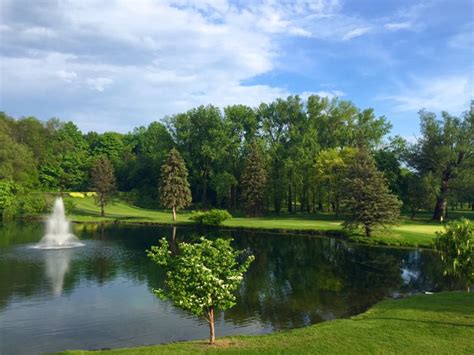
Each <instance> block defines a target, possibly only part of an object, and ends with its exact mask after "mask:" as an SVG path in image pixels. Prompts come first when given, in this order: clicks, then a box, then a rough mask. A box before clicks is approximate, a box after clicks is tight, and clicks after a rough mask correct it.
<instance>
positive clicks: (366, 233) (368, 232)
mask: <svg viewBox="0 0 474 355" xmlns="http://www.w3.org/2000/svg"><path fill="white" fill-rule="evenodd" d="M371 235H372V229H371V228H370V227H369V226H365V236H366V237H370V236H371Z"/></svg>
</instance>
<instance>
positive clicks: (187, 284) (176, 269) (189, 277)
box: [148, 237, 254, 344]
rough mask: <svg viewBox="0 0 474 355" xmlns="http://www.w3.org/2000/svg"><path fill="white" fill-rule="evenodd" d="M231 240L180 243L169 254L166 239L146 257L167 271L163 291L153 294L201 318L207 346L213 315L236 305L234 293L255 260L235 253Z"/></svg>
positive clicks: (212, 339) (212, 334)
mask: <svg viewBox="0 0 474 355" xmlns="http://www.w3.org/2000/svg"><path fill="white" fill-rule="evenodd" d="M231 241H232V240H231V239H227V240H224V239H216V240H215V241H211V240H207V239H205V238H204V237H202V238H201V242H200V243H196V244H189V243H184V242H183V243H179V244H178V250H179V252H178V253H177V254H175V255H173V253H172V252H171V251H170V249H169V244H168V242H167V241H166V239H164V238H163V239H161V241H160V245H159V246H152V247H151V250H149V251H148V256H149V257H150V258H151V259H152V260H153V261H154V262H155V263H157V264H158V265H160V266H161V267H163V268H164V270H165V271H166V281H165V286H166V289H165V290H163V289H157V290H154V291H155V293H156V294H157V295H158V296H159V297H160V298H162V299H167V298H169V299H171V300H172V301H173V302H174V303H175V304H176V306H178V307H180V308H182V309H184V310H186V311H190V312H192V313H193V314H195V315H196V316H198V317H203V318H204V319H205V320H206V321H207V322H208V323H209V343H210V344H214V343H215V328H214V320H215V311H216V310H222V311H225V310H227V309H229V308H231V307H232V306H234V305H235V295H234V292H235V291H236V290H237V288H238V287H239V285H240V283H241V281H242V279H243V275H244V273H245V272H246V271H247V269H248V267H249V266H250V263H251V262H252V261H253V260H254V257H253V256H252V255H250V256H247V257H246V258H245V260H244V261H243V262H241V263H239V262H238V260H239V259H241V258H242V255H243V254H244V251H236V250H234V249H233V248H232V246H231V245H230V243H231Z"/></svg>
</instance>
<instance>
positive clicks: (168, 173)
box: [160, 148, 192, 221]
mask: <svg viewBox="0 0 474 355" xmlns="http://www.w3.org/2000/svg"><path fill="white" fill-rule="evenodd" d="M160 200H161V204H162V205H163V206H165V207H167V208H171V209H172V210H173V221H176V210H177V209H179V208H183V207H186V206H189V205H190V204H191V200H192V197H191V190H190V188H189V183H188V170H187V169H186V165H185V164H184V160H183V158H181V155H180V154H179V152H178V151H177V150H176V149H174V148H173V149H171V150H170V152H169V153H168V157H167V158H166V162H165V163H164V164H163V165H162V166H161V184H160Z"/></svg>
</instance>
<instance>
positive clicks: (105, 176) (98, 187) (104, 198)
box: [91, 156, 116, 216]
mask: <svg viewBox="0 0 474 355" xmlns="http://www.w3.org/2000/svg"><path fill="white" fill-rule="evenodd" d="M91 183H92V184H91V189H92V191H94V192H96V193H97V195H96V196H95V200H96V203H97V205H98V206H100V215H101V216H104V207H105V206H106V205H107V203H108V202H109V201H110V199H111V198H112V195H113V193H114V192H115V190H116V180H115V174H114V168H113V166H112V164H111V163H110V161H109V159H107V157H106V156H101V157H99V159H98V160H97V161H96V163H95V164H94V166H93V167H92V171H91Z"/></svg>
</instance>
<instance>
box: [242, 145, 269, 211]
mask: <svg viewBox="0 0 474 355" xmlns="http://www.w3.org/2000/svg"><path fill="white" fill-rule="evenodd" d="M266 184H267V171H266V169H265V162H264V159H263V154H262V151H261V149H260V147H259V146H258V144H257V143H256V142H255V141H254V142H252V144H251V145H250V152H249V155H248V156H247V160H246V162H245V167H244V170H243V173H242V178H241V185H242V199H243V201H244V205H245V209H246V210H247V213H248V214H249V215H250V216H253V217H255V216H258V215H259V214H261V211H262V204H263V198H264V193H265V186H266Z"/></svg>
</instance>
